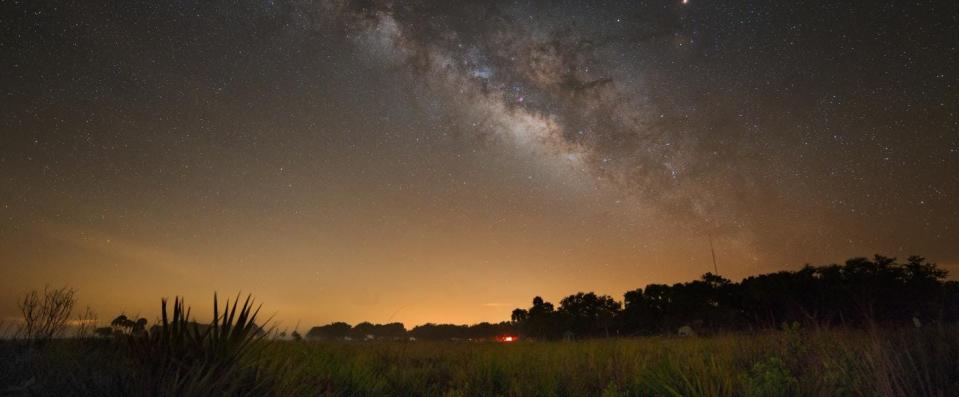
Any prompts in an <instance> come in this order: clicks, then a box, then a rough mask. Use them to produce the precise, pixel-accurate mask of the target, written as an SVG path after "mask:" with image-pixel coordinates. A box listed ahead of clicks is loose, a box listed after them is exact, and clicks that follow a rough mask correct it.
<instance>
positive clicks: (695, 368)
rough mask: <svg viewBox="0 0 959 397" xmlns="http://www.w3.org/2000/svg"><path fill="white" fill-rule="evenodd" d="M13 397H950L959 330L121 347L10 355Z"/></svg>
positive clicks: (10, 348) (62, 347)
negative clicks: (212, 359)
mask: <svg viewBox="0 0 959 397" xmlns="http://www.w3.org/2000/svg"><path fill="white" fill-rule="evenodd" d="M0 346H2V349H0V351H2V353H0V354H2V362H0V381H2V382H3V385H4V386H3V387H4V390H5V393H6V394H10V395H17V394H22V395H68V394H78V395H191V394H192V395H210V394H250V395H331V396H417V395H429V396H498V395H502V396H527V395H528V396H567V395H570V396H647V395H648V396H817V395H818V396H842V395H849V396H874V395H879V396H948V395H955V393H956V391H957V390H959V330H957V329H954V328H939V327H927V328H924V329H898V330H883V331H862V330H829V331H811V330H802V329H799V328H789V329H786V330H782V331H770V332H764V333H761V334H755V335H747V334H732V335H721V336H713V337H692V338H678V337H650V338H630V339H625V338H620V339H600V340H589V341H576V342H545V341H543V342H540V341H527V342H521V343H514V344H499V343H494V342H422V341H419V342H376V341H373V342H312V341H299V342H292V341H263V342H262V343H260V344H259V345H258V346H256V349H255V351H253V352H252V353H251V354H249V355H245V356H244V358H243V359H242V360H240V361H239V362H237V363H236V364H235V365H230V366H228V367H222V366H221V367H217V365H216V363H204V364H195V365H193V366H190V367H186V368H180V369H179V370H177V371H170V370H162V371H160V372H157V371H155V370H150V369H148V368H146V367H148V366H144V365H143V363H142V360H137V358H136V357H131V355H132V354H133V353H131V351H130V350H129V349H127V348H125V347H124V346H123V344H121V343H118V342H117V341H114V340H96V339H90V340H55V341H51V342H49V343H47V344H45V345H43V346H35V345H29V344H18V343H13V342H6V343H4V344H2V345H0Z"/></svg>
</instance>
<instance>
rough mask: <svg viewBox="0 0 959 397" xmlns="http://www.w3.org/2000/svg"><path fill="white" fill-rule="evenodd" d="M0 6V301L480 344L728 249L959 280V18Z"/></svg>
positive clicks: (617, 5) (696, 271) (457, 7)
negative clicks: (242, 294)
mask: <svg viewBox="0 0 959 397" xmlns="http://www.w3.org/2000/svg"><path fill="white" fill-rule="evenodd" d="M2 7H3V8H4V12H3V15H4V16H3V17H2V19H0V51H2V57H0V60H2V61H0V79H2V83H3V84H2V85H0V109H2V112H0V276H2V277H0V301H2V302H14V300H15V297H16V296H18V295H17V294H19V293H20V292H22V291H21V290H23V289H24V288H28V287H35V286H42V285H44V284H51V285H58V284H70V285H74V286H76V287H78V288H79V290H80V295H81V297H86V298H85V299H88V300H89V303H91V305H93V306H95V307H102V308H104V309H103V310H104V311H107V312H114V311H121V310H127V311H131V312H140V311H143V312H144V313H148V310H150V309H149V308H152V307H153V306H154V303H155V300H156V298H158V297H159V296H172V295H174V294H186V295H188V297H189V298H190V299H191V300H194V301H195V300H200V299H205V298H206V297H207V296H208V294H209V293H210V292H211V290H213V289H216V290H219V291H235V290H244V291H251V292H254V293H256V294H257V295H259V297H260V298H261V300H262V301H264V302H267V303H268V304H269V305H272V306H273V307H276V308H277V309H278V310H279V311H280V313H281V314H280V316H281V317H282V318H284V319H287V320H290V322H293V320H295V319H300V318H302V319H304V321H306V320H310V321H313V322H317V323H319V322H324V321H332V320H347V321H362V320H373V321H387V320H401V321H405V322H408V323H411V324H412V323H417V322H426V321H454V322H472V321H480V320H496V321H498V320H502V319H504V318H505V316H507V315H508V313H506V312H505V311H504V309H503V308H504V307H522V306H524V305H526V304H528V300H529V298H530V296H532V295H534V294H540V295H542V296H544V297H546V298H548V299H553V300H555V298H558V297H561V296H563V295H565V294H568V293H571V292H575V291H577V290H595V291H597V292H600V293H608V294H611V295H614V296H620V295H621V294H622V292H623V291H626V290H631V289H634V288H637V287H642V286H643V285H645V284H646V283H649V282H664V283H672V282H677V281H684V280H688V279H691V278H696V277H699V276H701V275H702V273H704V272H705V271H712V270H714V269H715V268H714V266H713V263H712V255H711V247H714V248H715V253H716V256H717V258H718V269H719V272H720V273H721V274H722V275H724V276H727V277H730V278H733V279H736V278H740V277H744V276H747V275H750V274H755V273H757V272H765V271H775V270H780V269H791V268H797V267H799V266H802V265H803V264H804V263H806V262H812V263H824V262H828V261H839V260H843V259H845V258H847V257H850V256H857V255H872V254H874V253H883V254H886V255H891V256H900V257H903V256H905V255H910V254H922V255H925V256H928V257H929V258H930V259H931V260H933V261H936V262H939V263H940V265H942V266H943V267H944V268H947V269H951V270H953V271H956V269H957V266H959V249H957V247H959V243H957V242H959V224H957V222H959V212H957V211H959V204H957V197H959V110H957V105H956V104H957V103H959V75H957V73H956V71H957V70H959V49H957V44H956V43H959V30H957V29H959V23H957V22H956V20H955V18H956V15H959V9H957V7H959V3H956V2H936V1H930V2H927V1H918V2H909V3H908V4H907V3H903V2H895V1H878V2H868V3H862V4H858V3H856V2H847V1H810V2H806V1H789V2H772V1H769V2H742V1H731V0H730V1H725V0H713V1H707V0H701V1H689V2H686V1H682V0H663V1H659V0H655V1H617V0H609V1H572V0H570V1H548V2H546V1H541V2H534V1H482V2H477V1H425V0H419V1H389V0H372V1H346V0H321V1H306V0H295V1H279V0H274V1H261V0H255V1H254V0H250V1H246V0H241V1H238V2H233V3H220V2H215V1H203V2H192V1H177V2H166V3H164V2H136V3H134V2H125V1H101V2H95V3H83V4H81V3H71V2H43V1H30V2H6V3H4V5H3V6H2ZM211 280H212V281H211ZM118 302H119V303H118ZM84 303H87V302H84ZM11 313H16V308H15V306H13V305H6V306H0V316H8V315H11ZM111 314H112V313H111Z"/></svg>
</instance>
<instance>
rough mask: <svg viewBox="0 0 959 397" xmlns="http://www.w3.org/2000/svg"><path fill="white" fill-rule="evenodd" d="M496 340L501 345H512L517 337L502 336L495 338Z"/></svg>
mask: <svg viewBox="0 0 959 397" xmlns="http://www.w3.org/2000/svg"><path fill="white" fill-rule="evenodd" d="M496 340H497V341H500V342H502V343H512V342H516V341H518V340H519V337H518V336H513V335H503V336H500V337H497V338H496Z"/></svg>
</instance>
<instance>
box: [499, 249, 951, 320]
mask: <svg viewBox="0 0 959 397" xmlns="http://www.w3.org/2000/svg"><path fill="white" fill-rule="evenodd" d="M945 277H946V272H945V271H944V270H941V269H939V268H937V267H936V265H935V264H934V263H930V262H927V261H926V260H925V258H922V257H918V256H913V257H910V258H909V259H908V260H907V261H906V263H899V262H897V261H896V259H895V258H888V257H883V256H879V255H877V256H875V257H874V258H873V259H872V260H869V259H866V258H853V259H850V260H848V261H846V263H845V264H844V265H835V264H833V265H828V266H820V267H814V266H809V265H807V266H806V267H804V268H802V269H801V270H798V271H782V272H777V273H769V274H763V275H759V276H753V277H748V278H746V279H745V280H743V281H742V282H740V283H733V282H730V281H729V280H727V279H725V278H723V277H721V276H718V275H715V274H711V273H706V274H705V275H703V277H702V279H700V280H695V281H691V282H686V283H677V284H673V285H672V286H669V285H663V284H650V285H647V286H646V288H645V289H636V290H633V291H629V292H627V293H626V294H625V297H624V298H625V300H624V307H623V308H622V309H620V304H619V302H616V301H614V300H613V299H612V298H610V297H608V296H597V295H596V294H594V293H578V294H575V295H570V296H568V297H566V298H563V299H562V300H561V301H560V306H559V308H558V309H555V310H554V309H553V305H552V304H550V303H549V302H545V301H543V299H542V298H540V297H536V298H534V299H533V305H532V307H530V308H529V309H516V310H514V311H513V314H512V323H513V324H514V326H515V327H516V328H517V329H518V330H520V331H522V332H523V333H525V334H527V335H529V336H533V337H539V338H558V337H560V336H561V335H566V336H569V335H575V336H576V337H598V336H609V335H612V334H619V335H637V334H656V333H672V332H675V331H676V330H677V329H678V328H679V327H682V326H690V327H692V328H693V329H695V330H696V331H697V332H717V331H723V330H744V329H759V328H774V327H777V326H780V325H781V324H783V323H793V322H799V323H806V324H810V325H813V326H839V325H847V326H855V327H862V326H868V325H876V324H882V325H914V326H921V325H922V324H923V323H935V322H940V323H941V322H951V321H956V320H957V319H959V295H957V294H959V283H957V282H954V281H949V282H944V279H945Z"/></svg>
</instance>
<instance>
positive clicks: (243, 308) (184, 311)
mask: <svg viewBox="0 0 959 397" xmlns="http://www.w3.org/2000/svg"><path fill="white" fill-rule="evenodd" d="M239 302H240V296H239V294H237V297H236V299H234V300H233V301H232V302H231V301H230V300H229V299H227V301H226V303H225V304H224V306H223V307H222V313H221V307H220V305H219V300H218V297H217V295H216V294H214V295H213V321H212V322H211V323H210V324H209V325H201V324H199V323H197V322H196V321H194V320H191V319H190V308H189V307H187V306H186V305H185V304H184V302H183V299H182V298H180V297H176V298H174V301H173V310H172V312H170V311H168V310H167V309H168V307H167V304H168V301H167V300H166V299H163V300H161V321H160V324H158V325H156V326H154V327H153V328H152V329H151V330H150V332H149V334H148V335H147V336H142V337H135V336H131V337H129V339H128V340H129V341H130V344H129V346H130V348H131V353H132V354H133V357H134V359H135V360H137V361H138V362H140V363H141V364H142V365H143V368H144V369H146V370H147V372H148V373H149V380H146V385H147V387H148V388H150V389H152V391H151V392H150V394H154V395H167V394H176V395H204V394H206V392H210V393H212V392H214V391H218V392H220V393H222V392H224V391H225V390H227V389H230V388H235V387H240V386H239V385H242V388H243V389H244V390H245V391H248V392H249V391H253V390H256V389H257V388H258V385H257V383H258V382H256V381H255V380H252V381H249V382H248V381H246V380H244V379H243V378H245V375H244V374H243V373H244V371H242V368H241V365H240V362H241V361H242V360H243V359H244V358H246V357H248V356H250V355H251V354H253V353H254V352H255V351H257V350H258V349H259V348H260V347H261V346H262V345H263V341H264V338H265V336H266V335H267V333H266V332H264V331H263V329H262V328H261V327H260V326H258V325H257V324H256V319H257V315H258V314H259V311H260V307H259V306H258V307H256V308H254V306H253V298H252V296H249V295H248V296H247V297H246V300H245V301H244V302H243V305H240V303H239ZM268 322H269V320H267V323H268ZM236 391H237V390H234V392H236Z"/></svg>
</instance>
